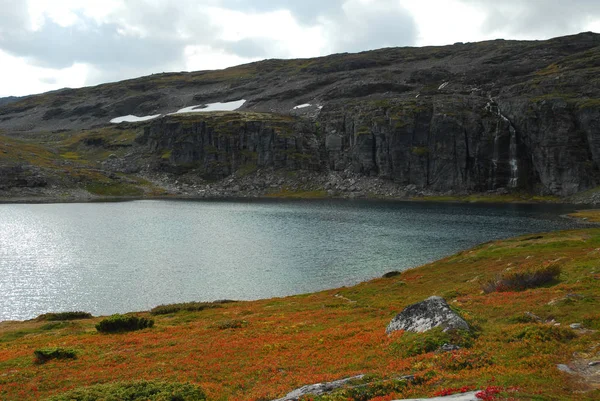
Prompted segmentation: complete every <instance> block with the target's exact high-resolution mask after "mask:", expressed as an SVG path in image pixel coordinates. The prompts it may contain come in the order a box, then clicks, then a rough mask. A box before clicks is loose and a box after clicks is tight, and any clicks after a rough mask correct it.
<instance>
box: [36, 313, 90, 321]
mask: <svg viewBox="0 0 600 401" xmlns="http://www.w3.org/2000/svg"><path fill="white" fill-rule="evenodd" d="M91 318H92V314H91V313H88V312H58V313H44V314H43V315H39V316H38V317H36V318H35V320H38V321H41V320H49V321H53V320H59V321H61V320H78V319H91Z"/></svg>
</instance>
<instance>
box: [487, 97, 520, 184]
mask: <svg viewBox="0 0 600 401" xmlns="http://www.w3.org/2000/svg"><path fill="white" fill-rule="evenodd" d="M485 109H486V110H487V111H489V112H490V113H493V114H496V115H497V116H498V117H500V119H499V120H498V124H497V125H496V132H495V134H494V153H493V156H492V169H493V171H492V173H493V177H494V182H493V187H494V188H495V187H496V173H497V171H498V160H499V153H500V151H499V149H498V142H499V137H500V132H501V124H500V123H501V121H503V122H504V123H506V125H508V131H509V132H510V142H509V146H508V164H509V166H510V180H509V182H508V187H509V188H517V186H518V185H519V161H518V159H517V130H516V129H515V127H514V125H513V124H512V123H511V122H510V120H509V119H508V118H507V117H506V116H505V115H504V114H502V112H501V111H500V107H499V106H498V104H497V103H496V102H495V101H494V100H493V99H492V98H491V97H490V101H489V102H488V104H487V105H486V106H485Z"/></svg>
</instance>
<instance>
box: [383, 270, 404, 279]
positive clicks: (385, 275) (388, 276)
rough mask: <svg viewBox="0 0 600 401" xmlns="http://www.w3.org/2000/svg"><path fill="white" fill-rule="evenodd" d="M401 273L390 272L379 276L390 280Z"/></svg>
mask: <svg viewBox="0 0 600 401" xmlns="http://www.w3.org/2000/svg"><path fill="white" fill-rule="evenodd" d="M401 274H402V272H399V271H391V272H387V273H385V274H384V275H383V276H381V277H382V278H392V277H396V276H399V275H401Z"/></svg>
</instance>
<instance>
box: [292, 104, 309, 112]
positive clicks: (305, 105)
mask: <svg viewBox="0 0 600 401" xmlns="http://www.w3.org/2000/svg"><path fill="white" fill-rule="evenodd" d="M310 106H312V104H310V103H304V104H301V105H298V106H296V107H294V110H299V109H305V108H307V107H310Z"/></svg>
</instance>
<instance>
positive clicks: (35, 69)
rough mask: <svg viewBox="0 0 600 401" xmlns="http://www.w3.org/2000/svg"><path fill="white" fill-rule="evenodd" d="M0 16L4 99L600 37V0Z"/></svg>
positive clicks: (236, 3)
mask: <svg viewBox="0 0 600 401" xmlns="http://www.w3.org/2000/svg"><path fill="white" fill-rule="evenodd" d="M0 9H1V10H2V13H0V55H1V58H2V60H3V61H4V63H3V72H4V71H8V69H9V68H10V69H11V72H12V74H14V75H13V76H11V77H10V78H7V77H0V96H3V95H8V94H12V93H15V92H14V88H21V87H22V88H27V90H32V88H38V89H34V90H35V91H42V90H48V89H57V88H58V87H63V86H73V87H76V86H80V85H83V84H87V85H90V84H97V83H101V82H107V81H113V80H121V79H126V78H133V77H138V76H141V75H147V74H150V73H154V72H163V71H181V70H197V69H212V68H224V67H227V66H231V65H234V64H240V63H246V62H250V61H256V60H259V59H264V58H300V57H316V56H320V55H325V54H330V53H339V52H358V51H364V50H369V49H376V48H381V47H388V46H405V45H431V44H436V45H443V44H450V43H454V42H458V41H464V42H467V41H477V40H485V39H494V38H498V37H504V38H516V39H545V38H549V37H553V36H560V35H565V34H572V33H577V32H580V31H583V30H591V29H594V28H597V29H600V1H598V0H571V1H569V2H565V1H562V0H544V1H541V0H540V1H533V0H532V1H522V0H505V1H502V2H499V1H491V0H419V1H413V0H303V1H299V0H178V1H176V2H175V1H162V0H86V1H81V0H56V1H47V0H0ZM25 71H27V72H28V74H25ZM73 71H76V74H74V73H73ZM4 75H6V74H4ZM53 77H55V81H56V83H55V84H52V78H53ZM17 81H20V82H21V83H22V84H21V85H20V86H16V85H15V82H17ZM36 85H37V86H36ZM53 85H54V86H55V87H54V86H53ZM9 90H10V91H12V92H8V93H7V92H6V91H9ZM23 90H25V89H23ZM15 94H16V93H15ZM18 94H25V93H22V92H19V93H18Z"/></svg>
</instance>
